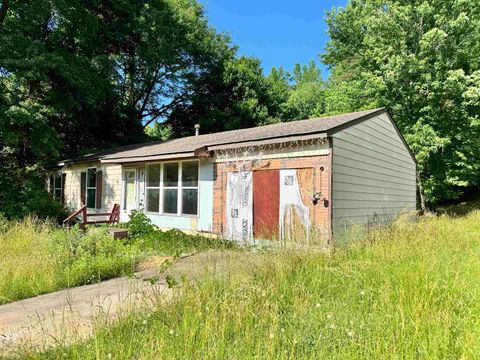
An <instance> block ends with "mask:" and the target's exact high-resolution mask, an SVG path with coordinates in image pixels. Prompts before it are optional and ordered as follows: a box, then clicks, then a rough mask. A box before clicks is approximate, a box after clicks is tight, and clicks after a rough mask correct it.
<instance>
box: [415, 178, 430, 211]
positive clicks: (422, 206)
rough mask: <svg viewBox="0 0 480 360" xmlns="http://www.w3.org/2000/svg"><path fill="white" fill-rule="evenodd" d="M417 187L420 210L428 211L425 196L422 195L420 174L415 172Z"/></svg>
mask: <svg viewBox="0 0 480 360" xmlns="http://www.w3.org/2000/svg"><path fill="white" fill-rule="evenodd" d="M417 188H418V195H419V197H420V211H421V213H422V214H425V213H426V212H427V211H428V208H427V202H426V201H425V196H424V195H423V187H422V182H421V180H420V174H418V173H417Z"/></svg>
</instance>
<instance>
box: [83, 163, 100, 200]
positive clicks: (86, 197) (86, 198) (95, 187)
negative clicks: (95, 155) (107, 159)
mask: <svg viewBox="0 0 480 360" xmlns="http://www.w3.org/2000/svg"><path fill="white" fill-rule="evenodd" d="M91 169H95V186H88V170H91ZM97 171H98V168H97V167H88V168H87V171H86V173H87V179H86V181H85V205H86V206H87V209H96V208H97V191H98V190H97ZM89 189H90V190H92V189H95V205H94V207H93V208H91V207H88V190H89Z"/></svg>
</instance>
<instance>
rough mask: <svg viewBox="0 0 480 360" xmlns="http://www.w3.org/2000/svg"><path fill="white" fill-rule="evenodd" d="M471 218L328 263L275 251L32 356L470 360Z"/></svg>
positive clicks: (431, 222)
mask: <svg viewBox="0 0 480 360" xmlns="http://www.w3.org/2000/svg"><path fill="white" fill-rule="evenodd" d="M479 235H480V212H475V213H472V214H470V215H469V216H467V217H464V218H449V217H439V218H427V219H422V220H420V221H418V222H417V223H405V222H399V223H397V224H395V225H394V226H393V227H392V228H391V229H387V230H379V231H374V232H372V233H370V234H369V235H368V238H367V240H365V241H363V242H362V243H355V244H354V245H351V246H350V247H349V248H345V249H339V250H336V251H335V252H334V253H333V254H332V255H330V256H327V255H322V254H320V253H313V252H310V251H304V252H300V251H285V252H275V253H269V254H266V255H265V256H259V257H257V260H256V261H254V265H252V266H246V267H244V268H241V267H240V268H239V267H235V269H236V270H235V271H234V272H232V273H231V274H230V275H229V276H226V277H215V276H207V277H206V278H205V279H204V280H203V281H201V282H200V283H198V284H196V285H192V286H187V287H186V289H185V291H183V293H182V295H181V296H178V298H176V299H175V300H174V301H173V302H172V303H170V304H163V305H162V304H159V306H158V309H157V310H156V311H154V312H152V313H132V314H127V315H125V318H124V319H122V320H120V322H119V323H118V324H117V325H115V326H113V327H106V326H101V327H99V328H97V329H96V331H95V333H94V336H93V338H92V339H91V340H89V341H86V342H83V343H80V344H77V345H74V346H68V347H60V348H56V349H54V350H52V351H49V352H46V353H39V354H36V353H29V354H24V355H25V356H27V357H28V356H29V357H31V358H52V359H53V358H60V357H64V358H76V359H95V358H96V359H104V358H115V359H131V358H135V359H137V358H141V359H251V358H264V359H272V358H274V359H287V358H295V359H298V358H302V359H303V358H306V359H359V358H368V359H474V358H478V357H479V356H480V301H479V300H480V281H479V279H480V257H479V255H478V254H479V253H480V236H479Z"/></svg>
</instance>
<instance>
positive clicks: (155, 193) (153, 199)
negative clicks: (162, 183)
mask: <svg viewBox="0 0 480 360" xmlns="http://www.w3.org/2000/svg"><path fill="white" fill-rule="evenodd" d="M159 201H160V190H158V189H147V211H150V212H158V210H159V209H160V203H159Z"/></svg>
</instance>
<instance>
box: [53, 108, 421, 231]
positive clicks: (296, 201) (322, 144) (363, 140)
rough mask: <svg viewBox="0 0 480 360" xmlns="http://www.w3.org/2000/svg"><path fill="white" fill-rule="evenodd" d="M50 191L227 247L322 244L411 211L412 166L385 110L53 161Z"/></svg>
mask: <svg viewBox="0 0 480 360" xmlns="http://www.w3.org/2000/svg"><path fill="white" fill-rule="evenodd" d="M56 169H57V170H56V173H55V176H54V177H53V179H52V180H51V181H49V187H50V191H51V192H52V193H53V194H54V195H55V196H56V197H58V198H60V199H62V201H63V202H64V204H65V205H66V206H67V207H68V208H69V209H71V210H72V211H73V210H76V209H78V208H80V207H82V206H83V205H87V208H88V211H89V212H95V211H97V212H108V211H109V210H110V209H111V208H112V206H113V205H114V204H120V205H121V221H123V222H125V221H128V219H129V213H130V212H131V210H133V209H138V210H141V211H143V212H144V213H145V214H146V215H147V216H148V217H149V218H150V219H151V221H152V222H153V223H154V224H155V225H157V226H159V227H160V228H165V229H167V228H177V229H181V230H185V231H198V232H209V233H214V234H217V235H221V236H225V237H228V238H232V239H243V240H252V239H258V238H263V239H266V238H272V237H273V238H284V237H285V236H287V235H288V234H290V235H291V231H292V228H295V229H299V228H300V229H303V230H306V231H307V232H306V233H307V236H308V233H311V232H312V231H315V232H316V233H317V234H321V235H322V236H324V237H325V238H326V239H329V238H330V237H331V235H332V233H335V232H336V231H338V230H339V229H342V228H345V227H346V226H348V225H350V224H367V223H372V222H385V221H391V220H392V219H394V218H395V217H396V216H397V215H398V214H400V213H402V212H404V211H414V210H415V209H416V161H415V158H414V156H413V154H412V152H411V150H410V149H409V147H408V145H407V144H406V142H405V140H404V138H403V136H402V134H401V133H400V131H399V130H398V127H397V126H396V125H395V122H394V121H393V119H392V117H391V115H390V113H389V112H388V110H386V109H385V108H380V109H373V110H366V111H360V112H354V113H349V114H342V115H335V116H329V117H324V118H316V119H309V120H301V121H292V122H283V123H278V124H272V125H266V126H259V127H255V128H249V129H241V130H233V131H223V132H218V133H213V134H204V135H198V134H197V135H195V136H189V137H184V138H179V139H174V140H169V141H164V142H152V143H145V144H138V145H132V146H127V147H122V148H118V149H115V150H111V151H104V152H98V153H95V154H90V155H87V156H83V157H79V158H75V159H69V160H65V161H61V162H59V163H58V164H57V167H56Z"/></svg>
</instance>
